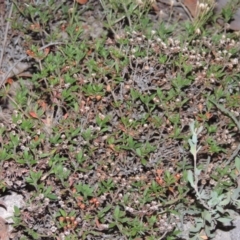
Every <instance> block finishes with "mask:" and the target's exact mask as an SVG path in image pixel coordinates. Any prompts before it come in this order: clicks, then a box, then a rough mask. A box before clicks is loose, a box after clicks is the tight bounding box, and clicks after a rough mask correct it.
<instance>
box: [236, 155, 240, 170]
mask: <svg viewBox="0 0 240 240" xmlns="http://www.w3.org/2000/svg"><path fill="white" fill-rule="evenodd" d="M235 166H236V168H237V170H238V172H240V158H239V157H236V158H235Z"/></svg>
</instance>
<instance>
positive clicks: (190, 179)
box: [187, 170, 195, 188]
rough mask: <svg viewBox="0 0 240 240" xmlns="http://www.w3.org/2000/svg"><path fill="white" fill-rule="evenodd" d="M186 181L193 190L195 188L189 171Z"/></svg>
mask: <svg viewBox="0 0 240 240" xmlns="http://www.w3.org/2000/svg"><path fill="white" fill-rule="evenodd" d="M187 180H188V181H189V183H190V184H191V186H192V187H193V188H195V185H194V182H193V173H192V171H191V170H188V175H187Z"/></svg>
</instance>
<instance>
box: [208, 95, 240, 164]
mask: <svg viewBox="0 0 240 240" xmlns="http://www.w3.org/2000/svg"><path fill="white" fill-rule="evenodd" d="M209 101H210V102H211V103H213V104H214V105H215V106H216V107H217V108H218V109H219V110H220V111H221V112H222V113H224V114H225V115H227V116H228V117H230V118H231V119H232V120H233V122H234V123H235V125H236V126H237V128H238V131H239V132H240V122H239V121H238V120H237V119H236V117H235V116H234V115H233V114H232V113H231V112H229V111H228V110H227V109H226V108H224V107H223V106H222V105H220V104H218V103H216V102H215V101H213V100H211V99H209ZM239 151H240V144H239V145H238V147H237V148H236V149H235V151H234V152H233V153H232V155H231V157H230V158H229V159H228V161H227V162H226V163H225V166H227V165H228V164H229V163H230V162H231V161H232V160H233V159H234V158H235V157H236V156H237V155H238V152H239Z"/></svg>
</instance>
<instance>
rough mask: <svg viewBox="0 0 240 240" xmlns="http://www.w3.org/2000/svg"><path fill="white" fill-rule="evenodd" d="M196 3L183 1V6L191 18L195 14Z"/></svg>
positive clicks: (189, 0) (196, 0)
mask: <svg viewBox="0 0 240 240" xmlns="http://www.w3.org/2000/svg"><path fill="white" fill-rule="evenodd" d="M197 3H198V0H184V1H183V4H184V5H185V6H186V7H187V9H188V10H189V12H190V13H191V15H192V16H193V17H196V14H197Z"/></svg>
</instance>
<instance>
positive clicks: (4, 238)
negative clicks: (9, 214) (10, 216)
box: [0, 217, 9, 240]
mask: <svg viewBox="0 0 240 240" xmlns="http://www.w3.org/2000/svg"><path fill="white" fill-rule="evenodd" d="M0 239H1V240H9V234H8V224H7V222H6V221H5V220H4V219H3V218H2V217H0Z"/></svg>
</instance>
